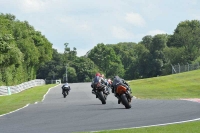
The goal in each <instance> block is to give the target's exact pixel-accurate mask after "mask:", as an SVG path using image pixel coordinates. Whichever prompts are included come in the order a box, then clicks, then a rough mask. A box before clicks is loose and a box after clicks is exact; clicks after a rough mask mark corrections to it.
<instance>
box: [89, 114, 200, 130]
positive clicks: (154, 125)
mask: <svg viewBox="0 0 200 133" xmlns="http://www.w3.org/2000/svg"><path fill="white" fill-rule="evenodd" d="M198 120H200V118H197V119H192V120H187V121H179V122H172V123H164V124H157V125H149V126H141V127H130V128H121V129H109V130H99V131H91V133H94V132H101V131H111V130H113V131H115V130H124V129H134V128H145V127H156V126H166V125H172V124H180V123H186V122H192V121H198Z"/></svg>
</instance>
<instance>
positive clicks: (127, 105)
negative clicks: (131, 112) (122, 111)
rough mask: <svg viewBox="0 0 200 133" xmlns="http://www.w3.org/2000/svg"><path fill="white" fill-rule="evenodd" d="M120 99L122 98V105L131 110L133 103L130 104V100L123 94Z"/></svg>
mask: <svg viewBox="0 0 200 133" xmlns="http://www.w3.org/2000/svg"><path fill="white" fill-rule="evenodd" d="M120 98H121V102H122V104H123V105H124V106H125V107H126V109H130V108H131V103H129V102H128V99H127V97H126V95H125V94H122V95H121V96H120Z"/></svg>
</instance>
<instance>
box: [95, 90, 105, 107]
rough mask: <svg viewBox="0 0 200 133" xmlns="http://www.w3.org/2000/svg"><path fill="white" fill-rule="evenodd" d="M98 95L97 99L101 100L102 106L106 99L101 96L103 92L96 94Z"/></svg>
mask: <svg viewBox="0 0 200 133" xmlns="http://www.w3.org/2000/svg"><path fill="white" fill-rule="evenodd" d="M97 93H98V94H97V95H98V98H99V100H101V102H102V104H106V99H105V98H104V95H103V92H102V91H100V92H97Z"/></svg>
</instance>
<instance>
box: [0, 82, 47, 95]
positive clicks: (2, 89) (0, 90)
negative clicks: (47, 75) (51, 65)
mask: <svg viewBox="0 0 200 133" xmlns="http://www.w3.org/2000/svg"><path fill="white" fill-rule="evenodd" d="M40 85H45V80H43V79H35V80H31V81H28V82H24V83H22V84H19V85H16V86H0V96H2V95H11V94H12V93H18V92H21V91H23V90H26V89H29V88H32V87H35V86H40Z"/></svg>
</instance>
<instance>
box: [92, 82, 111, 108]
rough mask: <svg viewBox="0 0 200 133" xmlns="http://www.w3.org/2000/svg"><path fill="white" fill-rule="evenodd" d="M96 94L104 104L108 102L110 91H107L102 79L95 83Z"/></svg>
mask: <svg viewBox="0 0 200 133" xmlns="http://www.w3.org/2000/svg"><path fill="white" fill-rule="evenodd" d="M94 87H95V93H94V94H95V95H96V98H99V100H100V101H101V102H102V104H106V99H107V96H108V92H107V91H106V87H107V86H106V85H104V84H102V83H101V82H100V81H99V82H98V83H96V84H95V86H94Z"/></svg>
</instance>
